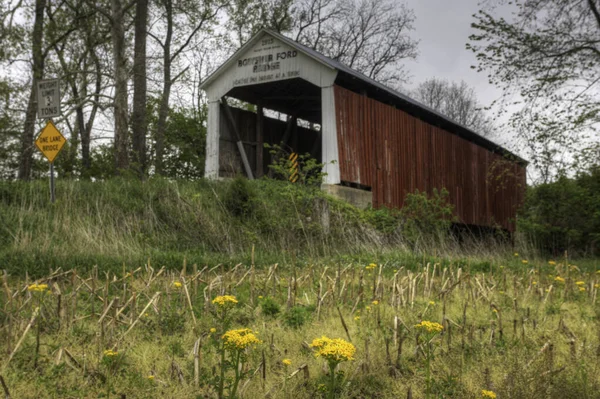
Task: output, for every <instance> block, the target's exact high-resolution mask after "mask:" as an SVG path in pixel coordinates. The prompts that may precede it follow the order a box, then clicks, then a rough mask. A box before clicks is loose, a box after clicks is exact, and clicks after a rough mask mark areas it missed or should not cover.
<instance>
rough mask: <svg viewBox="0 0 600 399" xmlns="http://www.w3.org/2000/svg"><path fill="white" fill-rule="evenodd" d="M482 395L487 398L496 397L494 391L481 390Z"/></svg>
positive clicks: (492, 398) (494, 398) (493, 398)
mask: <svg viewBox="0 0 600 399" xmlns="http://www.w3.org/2000/svg"><path fill="white" fill-rule="evenodd" d="M481 397H482V398H486V399H496V394H495V393H494V392H492V391H486V390H485V389H482V390H481Z"/></svg>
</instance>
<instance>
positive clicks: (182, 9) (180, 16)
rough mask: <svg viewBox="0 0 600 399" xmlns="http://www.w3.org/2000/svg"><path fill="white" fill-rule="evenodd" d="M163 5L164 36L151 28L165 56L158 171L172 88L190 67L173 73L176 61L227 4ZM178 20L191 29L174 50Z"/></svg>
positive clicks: (179, 1) (178, 1)
mask: <svg viewBox="0 0 600 399" xmlns="http://www.w3.org/2000/svg"><path fill="white" fill-rule="evenodd" d="M159 3H160V6H161V7H162V8H163V9H164V15H163V19H164V25H165V26H164V28H165V29H164V37H163V38H161V37H159V36H158V35H157V34H154V33H152V32H150V33H149V35H150V36H151V37H152V38H153V39H154V40H155V41H156V42H157V43H158V44H159V46H160V47H161V48H162V58H163V65H162V71H163V77H162V93H161V98H160V106H159V111H158V121H157V123H156V131H155V135H154V136H155V141H156V144H155V151H156V154H155V162H154V167H155V172H156V173H157V174H159V175H160V174H162V173H163V158H164V139H165V131H166V128H167V117H168V114H169V99H170V96H171V88H172V86H173V84H174V83H175V82H176V81H177V79H179V78H180V77H181V76H182V75H183V74H184V73H185V72H186V71H187V70H188V68H189V67H186V68H184V69H183V70H181V71H180V72H179V73H177V75H175V76H174V77H173V76H172V70H173V64H174V63H175V62H176V61H177V59H178V57H180V56H181V55H182V54H183V52H184V51H185V50H186V48H188V46H189V45H190V43H192V40H193V39H194V37H195V36H196V35H197V34H198V33H199V32H200V31H201V29H202V28H205V27H206V26H207V25H209V24H211V23H214V22H215V20H214V18H215V17H216V15H217V13H218V12H219V10H220V9H221V8H222V7H224V3H220V2H219V3H217V2H213V1H211V0H207V1H205V2H203V3H201V4H198V3H196V2H189V1H186V0H159ZM176 20H179V21H182V22H181V23H180V24H179V25H178V26H177V27H178V28H179V29H180V30H184V26H183V25H187V27H188V28H191V30H188V31H187V33H185V34H184V35H180V36H178V37H177V39H179V40H178V45H177V47H176V48H175V50H174V51H172V45H173V44H174V43H173V41H174V38H173V31H174V28H175V27H176V25H175V23H176Z"/></svg>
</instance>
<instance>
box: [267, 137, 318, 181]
mask: <svg viewBox="0 0 600 399" xmlns="http://www.w3.org/2000/svg"><path fill="white" fill-rule="evenodd" d="M265 148H266V149H268V150H269V153H270V154H271V155H272V157H273V162H272V163H271V165H269V169H270V170H271V171H272V172H273V174H274V177H275V178H279V179H283V180H285V181H289V180H290V177H292V175H295V173H297V175H298V179H297V180H296V181H295V184H305V185H307V186H316V187H319V186H320V185H321V183H323V178H324V177H325V176H327V174H326V173H324V172H323V166H324V164H322V163H320V162H317V160H316V159H315V158H313V157H312V156H311V155H310V154H308V153H306V154H297V155H298V158H297V163H298V168H297V169H296V168H294V167H293V166H294V163H293V162H292V160H291V159H290V155H292V154H293V153H291V152H289V151H286V150H285V149H284V148H282V145H278V144H273V145H270V144H265Z"/></svg>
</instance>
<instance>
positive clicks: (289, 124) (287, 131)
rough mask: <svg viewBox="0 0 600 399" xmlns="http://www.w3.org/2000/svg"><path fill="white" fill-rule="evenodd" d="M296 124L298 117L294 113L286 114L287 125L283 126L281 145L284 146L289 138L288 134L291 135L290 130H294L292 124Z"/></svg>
mask: <svg viewBox="0 0 600 399" xmlns="http://www.w3.org/2000/svg"><path fill="white" fill-rule="evenodd" d="M297 124H298V118H297V117H296V115H292V116H288V121H287V126H286V128H285V133H284V134H283V138H282V140H281V142H282V143H283V146H286V145H287V143H288V141H289V140H290V136H291V135H292V131H293V130H294V129H293V128H294V126H296V125H297Z"/></svg>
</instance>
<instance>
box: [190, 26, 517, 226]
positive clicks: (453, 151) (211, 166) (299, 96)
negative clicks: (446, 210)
mask: <svg viewBox="0 0 600 399" xmlns="http://www.w3.org/2000/svg"><path fill="white" fill-rule="evenodd" d="M201 87H202V89H204V90H205V91H206V93H207V97H208V104H209V105H208V134H207V150H206V169H205V176H206V177H207V178H219V177H227V176H233V175H236V174H245V175H247V176H248V177H249V178H255V177H260V176H263V175H264V174H265V173H266V172H267V171H268V165H269V164H270V162H271V159H270V154H269V153H268V151H265V150H264V143H269V144H279V143H282V142H283V143H285V144H286V146H289V147H290V148H292V149H293V150H294V151H295V152H298V153H311V154H312V156H313V157H315V158H316V159H317V160H318V161H319V162H322V163H324V164H325V166H324V171H325V172H326V173H327V176H326V177H325V184H324V188H326V189H328V190H329V191H330V192H334V193H337V194H338V195H342V196H345V197H348V198H363V201H362V202H364V199H365V198H366V200H367V201H369V202H370V203H371V204H372V205H373V206H374V207H380V206H387V207H396V208H399V207H402V205H403V202H404V199H405V197H406V195H407V193H411V192H415V191H416V190H419V191H421V192H424V191H425V192H428V193H431V192H432V191H433V189H434V188H437V189H441V188H445V189H446V190H448V192H449V201H450V202H451V203H452V204H453V205H454V207H455V212H456V216H457V217H458V219H459V221H460V222H461V223H462V224H465V225H471V226H480V227H501V228H503V229H505V230H508V231H514V228H515V225H514V220H515V217H516V211H517V207H518V205H519V204H520V203H521V202H522V200H523V195H524V190H525V185H526V179H525V169H526V165H527V163H526V162H525V161H524V160H522V159H520V158H519V157H517V156H516V155H514V154H512V153H510V152H509V151H507V150H506V149H504V148H502V147H500V146H498V145H497V144H495V143H493V142H492V141H490V140H488V139H486V138H484V137H482V136H480V135H479V134H477V133H476V132H473V131H471V130H470V129H468V128H466V127H464V126H461V125H460V124H458V123H456V122H454V121H452V120H450V119H449V118H447V117H445V116H444V115H442V114H440V113H438V112H436V111H434V110H432V109H430V108H428V107H426V106H424V105H423V104H420V103H418V102H417V101H415V100H413V99H411V98H409V97H407V96H405V95H403V94H401V93H398V92H396V91H394V90H392V89H390V88H388V87H386V86H384V85H382V84H380V83H378V82H376V81H374V80H372V79H370V78H368V77H366V76H364V75H362V74H360V73H359V72H357V71H354V70H352V69H351V68H349V67H347V66H345V65H343V64H341V63H339V62H337V61H335V60H332V59H330V58H327V57H325V56H324V55H322V54H320V53H318V52H316V51H314V50H312V49H310V48H308V47H305V46H303V45H301V44H299V43H296V42H294V41H293V40H291V39H289V38H286V37H284V36H282V35H280V34H278V33H275V32H271V31H268V30H262V31H260V32H259V33H257V34H256V35H255V36H254V37H253V38H252V39H250V40H249V41H248V42H247V43H246V44H245V45H244V46H243V47H241V48H240V49H239V50H238V51H237V52H236V53H235V54H234V55H233V56H232V57H231V58H230V59H229V60H227V61H226V62H225V63H224V64H223V65H221V66H220V67H219V68H218V69H217V70H216V71H215V72H214V73H213V74H212V75H210V76H209V77H208V78H207V79H206V80H205V81H204V82H203V83H202V86H201ZM226 97H228V98H234V99H238V100H241V101H242V102H244V103H249V104H253V105H254V107H247V108H248V110H242V109H240V108H239V107H238V108H236V107H231V106H229V105H228V104H227V101H226ZM277 116H278V117H277Z"/></svg>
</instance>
